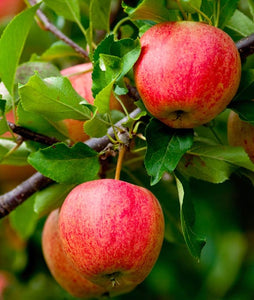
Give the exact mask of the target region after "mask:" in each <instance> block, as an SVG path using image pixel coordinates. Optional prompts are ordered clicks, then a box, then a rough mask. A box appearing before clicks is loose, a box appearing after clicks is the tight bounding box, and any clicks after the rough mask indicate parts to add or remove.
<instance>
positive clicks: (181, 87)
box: [134, 21, 241, 128]
mask: <svg viewBox="0 0 254 300" xmlns="http://www.w3.org/2000/svg"><path fill="white" fill-rule="evenodd" d="M141 46H142V48H141V55H140V57H139V59H138V61H137V62H136V64H135V66H134V78H135V82H136V86H137V89H138V92H139V94H140V96H141V98H142V100H143V102H144V105H145V106H146V108H147V110H148V111H149V112H150V113H151V114H152V115H153V116H154V117H155V118H157V119H159V120H160V121H162V122H163V123H165V124H166V125H168V126H170V127H173V128H193V127H197V126H199V125H202V124H204V123H207V122H209V121H211V120H212V119H213V118H215V117H216V116H217V115H218V114H219V113H220V112H222V111H223V110H224V109H225V108H226V106H227V105H228V103H229V102H230V101H231V100H232V98H233V97H234V95H235V93H236V91H237V89H238V86H239V82H240V76H241V61H240V55H239V53H238V50H237V48H236V46H235V44H234V42H233V40H232V39H231V38H230V37H229V35H227V34H226V33H225V32H224V31H222V30H221V29H218V28H216V27H214V26H210V25H207V24H204V23H199V22H191V21H182V22H163V23H159V24H157V25H154V26H153V27H151V28H150V29H148V30H147V31H146V32H145V33H144V35H143V36H142V37H141Z"/></svg>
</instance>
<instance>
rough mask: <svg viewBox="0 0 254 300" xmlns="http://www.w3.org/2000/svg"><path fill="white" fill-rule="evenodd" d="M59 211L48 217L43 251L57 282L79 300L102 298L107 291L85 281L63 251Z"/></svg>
mask: <svg viewBox="0 0 254 300" xmlns="http://www.w3.org/2000/svg"><path fill="white" fill-rule="evenodd" d="M58 216H59V209H56V210H54V211H52V212H51V213H50V215H49V216H48V218H47V220H46V222H45V224H44V227H43V231H42V250H43V255H44V258H45V261H46V263H47V265H48V268H49V270H50V272H51V274H52V276H53V277H54V278H55V280H56V281H57V282H58V283H59V284H60V285H61V286H62V287H63V288H64V289H65V290H66V291H67V292H69V293H70V294H71V295H73V296H74V297H78V298H82V299H84V298H92V297H100V296H102V295H103V294H105V292H106V291H105V289H104V288H102V287H100V286H98V285H96V284H94V283H92V282H90V281H89V280H87V279H85V278H84V277H83V276H82V275H81V274H80V273H79V272H78V271H77V270H76V269H75V268H74V266H73V264H72V262H71V261H70V260H69V259H68V257H67V256H66V255H65V253H64V251H63V247H62V244H61V240H60V237H59V232H58Z"/></svg>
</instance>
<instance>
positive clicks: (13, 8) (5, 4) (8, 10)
mask: <svg viewBox="0 0 254 300" xmlns="http://www.w3.org/2000/svg"><path fill="white" fill-rule="evenodd" d="M24 7H25V3H24V1H23V0H1V1H0V22H3V21H4V20H7V19H10V18H12V17H14V16H15V15H16V14H17V13H19V12H20V11H21V10H22V9H23V8H24Z"/></svg>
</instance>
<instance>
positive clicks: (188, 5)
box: [180, 0, 202, 14]
mask: <svg viewBox="0 0 254 300" xmlns="http://www.w3.org/2000/svg"><path fill="white" fill-rule="evenodd" d="M180 2H181V5H182V8H183V9H184V10H185V11H186V12H188V13H191V14H193V13H195V12H197V10H200V7H201V3H202V0H181V1H180Z"/></svg>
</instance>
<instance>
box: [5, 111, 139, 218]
mask: <svg viewBox="0 0 254 300" xmlns="http://www.w3.org/2000/svg"><path fill="white" fill-rule="evenodd" d="M140 111H141V110H140V109H139V108H137V109H135V110H134V111H133V112H131V113H130V117H131V118H135V117H136V116H137V115H138V114H139V113H140ZM126 121H127V117H125V118H123V119H122V120H120V121H119V122H117V123H116V124H115V126H117V127H120V126H121V125H122V124H123V123H125V122H126ZM108 135H109V136H113V135H114V131H113V128H112V127H110V128H109V130H108ZM109 142H110V140H109V137H108V136H107V135H105V136H103V137H102V138H92V139H89V140H87V141H86V142H85V144H86V145H88V146H90V147H91V148H93V149H94V150H96V151H98V152H99V151H101V150H103V149H104V148H105V147H106V146H107V145H108V143H109ZM53 182H54V181H53V180H51V179H49V178H47V177H45V176H43V175H42V174H40V173H38V172H37V173H35V174H34V175H33V176H31V177H30V178H28V179H27V180H25V181H23V182H22V183H21V184H20V185H18V186H17V187H16V188H14V189H13V190H11V191H10V192H8V193H6V194H3V195H2V196H0V218H3V217H5V216H7V215H8V214H9V213H10V212H11V211H12V210H14V209H15V208H16V207H17V206H19V205H20V204H22V203H23V202H24V201H25V200H26V199H27V198H29V197H30V196H32V195H33V194H34V193H35V192H37V191H39V190H43V189H44V188H45V187H47V186H48V185H49V184H51V183H53Z"/></svg>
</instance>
